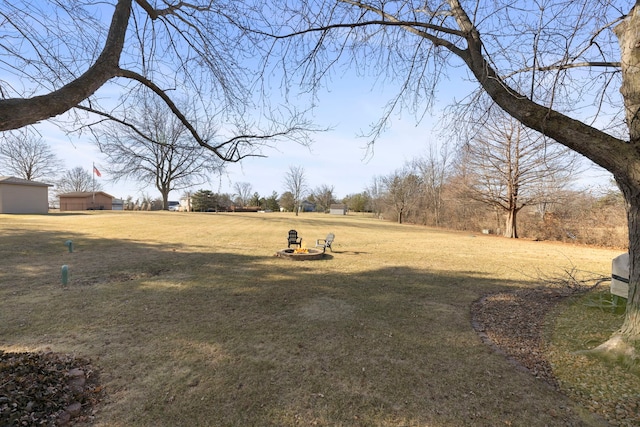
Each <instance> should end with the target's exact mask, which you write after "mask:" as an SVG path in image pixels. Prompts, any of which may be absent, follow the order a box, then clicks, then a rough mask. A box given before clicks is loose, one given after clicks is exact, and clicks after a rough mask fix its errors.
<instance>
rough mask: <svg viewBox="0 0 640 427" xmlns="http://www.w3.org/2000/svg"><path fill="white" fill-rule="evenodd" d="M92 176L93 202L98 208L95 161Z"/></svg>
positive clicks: (93, 205)
mask: <svg viewBox="0 0 640 427" xmlns="http://www.w3.org/2000/svg"><path fill="white" fill-rule="evenodd" d="M91 166H92V168H91V178H92V179H93V185H92V186H91V191H93V201H92V202H91V204H92V206H91V207H92V208H93V209H95V208H96V164H95V162H91Z"/></svg>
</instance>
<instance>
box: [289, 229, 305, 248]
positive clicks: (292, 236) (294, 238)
mask: <svg viewBox="0 0 640 427" xmlns="http://www.w3.org/2000/svg"><path fill="white" fill-rule="evenodd" d="M291 245H293V246H298V247H300V246H302V237H298V232H297V231H296V230H289V239H288V241H287V247H288V248H290V247H291Z"/></svg>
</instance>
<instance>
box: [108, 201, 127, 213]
mask: <svg viewBox="0 0 640 427" xmlns="http://www.w3.org/2000/svg"><path fill="white" fill-rule="evenodd" d="M111 209H112V210H114V211H123V210H124V200H122V199H113V200H112V201H111Z"/></svg>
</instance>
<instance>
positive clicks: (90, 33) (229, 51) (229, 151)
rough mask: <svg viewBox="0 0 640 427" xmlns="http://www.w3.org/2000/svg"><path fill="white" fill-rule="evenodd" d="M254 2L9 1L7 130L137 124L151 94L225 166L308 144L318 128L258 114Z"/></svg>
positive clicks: (282, 112) (2, 82) (3, 14)
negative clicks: (212, 126) (289, 144)
mask: <svg viewBox="0 0 640 427" xmlns="http://www.w3.org/2000/svg"><path fill="white" fill-rule="evenodd" d="M251 3H252V2H251V1H248V2H246V4H245V2H211V1H209V0H193V1H191V2H151V1H147V0H112V1H106V2H95V1H89V0H86V1H83V0H59V1H55V2H43V1H37V0H18V1H11V2H2V3H1V4H0V31H1V33H0V38H1V39H2V40H3V42H2V43H0V70H1V71H2V72H1V77H0V131H4V130H11V129H18V128H21V127H24V126H26V125H29V124H34V123H37V122H40V121H42V120H47V119H51V118H55V117H58V116H61V115H63V114H64V113H67V112H71V113H73V114H72V115H70V116H69V115H64V116H62V117H61V118H64V119H65V122H64V123H61V124H62V125H64V126H65V129H66V130H69V129H75V130H82V129H84V128H85V127H86V126H91V125H92V124H95V123H96V122H99V121H101V120H106V119H111V120H116V121H119V122H122V123H128V124H129V125H133V123H131V121H130V119H131V116H130V114H128V113H127V111H126V109H125V108H124V106H126V104H127V101H126V100H127V97H129V96H131V95H134V96H135V95H136V94H137V93H138V92H140V91H143V92H146V93H150V94H153V95H154V96H156V97H157V98H158V99H160V100H162V102H164V103H165V104H166V105H167V107H168V108H169V109H170V110H171V112H172V114H173V115H175V117H176V118H177V119H178V120H180V121H181V122H182V124H183V126H184V127H185V128H186V129H187V130H188V132H189V133H190V134H191V136H192V138H193V139H194V140H195V141H196V142H197V143H198V144H199V145H201V146H202V147H204V148H207V149H209V150H211V151H212V152H214V153H215V154H216V155H217V156H219V157H220V158H221V159H223V160H225V161H231V162H237V161H239V160H241V159H242V158H244V157H246V156H260V155H263V154H262V149H263V148H264V147H265V146H268V145H270V144H271V143H275V142H277V141H279V140H282V139H287V140H293V141H296V142H299V143H303V144H306V143H308V139H307V132H306V131H308V130H310V129H311V128H312V126H311V125H310V124H309V123H308V122H307V121H306V119H304V118H303V115H302V114H301V113H299V112H297V111H294V110H292V109H290V108H289V107H282V108H281V107H278V106H277V105H268V104H267V103H266V99H268V98H266V97H265V98H263V100H262V101H263V102H262V105H260V107H259V108H253V106H254V105H255V104H254V101H256V96H255V94H256V93H260V91H255V90H253V84H254V82H253V80H254V75H253V74H252V73H251V72H249V70H250V67H249V66H248V65H249V64H250V63H251V62H252V61H253V58H254V57H255V54H256V53H255V47H254V42H255V39H253V38H252V37H251V35H250V34H247V33H246V32H245V31H244V29H243V27H244V25H241V24H242V23H243V21H244V20H245V16H246V15H247V14H248V12H247V10H248V9H249V8H251V7H252V4H251ZM177 99H189V100H190V101H191V105H190V109H189V110H188V111H187V110H184V109H182V108H181V107H180V106H179V105H178V103H177V102H176V100H177ZM70 119H74V121H73V122H71V123H69V120H70ZM203 119H204V120H203ZM214 120H215V121H217V122H218V123H224V124H225V125H224V127H221V129H220V131H219V132H218V133H216V134H214V135H212V134H210V133H207V132H205V131H203V130H202V128H201V125H202V123H205V124H208V123H211V122H213V121H214ZM207 130H208V129H207Z"/></svg>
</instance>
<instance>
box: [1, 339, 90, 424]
mask: <svg viewBox="0 0 640 427" xmlns="http://www.w3.org/2000/svg"><path fill="white" fill-rule="evenodd" d="M98 380H99V378H98V375H97V372H96V371H95V370H94V369H93V367H92V366H91V363H90V361H88V360H85V359H80V358H75V357H73V356H70V355H64V354H56V353H51V352H48V353H6V352H3V351H0V425H1V426H3V427H4V426H7V427H8V426H81V425H89V424H90V423H91V421H92V420H93V414H94V408H95V406H96V405H97V403H98V402H99V401H100V399H101V395H102V387H101V386H100V385H99V381H98Z"/></svg>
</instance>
